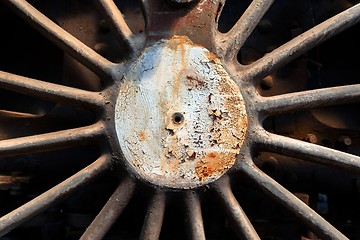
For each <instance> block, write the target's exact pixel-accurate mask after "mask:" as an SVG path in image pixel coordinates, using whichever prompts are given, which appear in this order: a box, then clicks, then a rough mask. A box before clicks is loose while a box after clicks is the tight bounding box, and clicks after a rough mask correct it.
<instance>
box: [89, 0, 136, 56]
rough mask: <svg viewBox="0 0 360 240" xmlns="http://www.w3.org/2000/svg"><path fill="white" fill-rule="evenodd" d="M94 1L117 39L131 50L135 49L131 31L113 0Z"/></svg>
mask: <svg viewBox="0 0 360 240" xmlns="http://www.w3.org/2000/svg"><path fill="white" fill-rule="evenodd" d="M96 2H97V3H98V5H99V6H100V8H101V10H102V11H103V12H104V14H105V15H106V17H107V20H108V22H109V23H110V24H111V26H112V28H113V31H114V34H115V36H116V38H117V39H118V41H119V42H122V41H124V42H125V43H126V45H127V46H128V47H129V49H130V50H131V51H135V49H136V46H135V42H134V36H133V33H132V32H131V30H130V28H129V26H128V25H127V24H126V22H125V19H124V17H123V15H122V13H121V12H120V10H119V9H118V7H117V6H116V4H115V3H114V1H113V0H98V1H96Z"/></svg>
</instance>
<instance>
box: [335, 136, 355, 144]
mask: <svg viewBox="0 0 360 240" xmlns="http://www.w3.org/2000/svg"><path fill="white" fill-rule="evenodd" d="M338 141H339V143H341V144H343V145H344V146H350V145H351V143H352V141H351V138H350V137H349V136H341V137H340V138H339V139H338Z"/></svg>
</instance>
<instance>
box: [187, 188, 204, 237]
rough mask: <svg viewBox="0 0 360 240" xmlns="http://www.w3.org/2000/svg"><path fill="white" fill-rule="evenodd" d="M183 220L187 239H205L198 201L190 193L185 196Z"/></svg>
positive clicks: (193, 193)
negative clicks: (185, 225)
mask: <svg viewBox="0 0 360 240" xmlns="http://www.w3.org/2000/svg"><path fill="white" fill-rule="evenodd" d="M185 218H186V221H187V228H186V229H187V231H188V235H189V239H194V240H201V239H206V238H205V230H204V222H203V218H202V213H201V204H200V200H199V197H198V196H197V194H196V193H195V192H192V191H188V192H187V193H186V195H185Z"/></svg>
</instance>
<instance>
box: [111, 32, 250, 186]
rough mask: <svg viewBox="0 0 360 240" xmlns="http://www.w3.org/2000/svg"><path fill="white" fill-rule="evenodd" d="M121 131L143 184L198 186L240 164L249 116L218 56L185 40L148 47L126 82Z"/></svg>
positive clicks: (118, 118)
mask: <svg viewBox="0 0 360 240" xmlns="http://www.w3.org/2000/svg"><path fill="white" fill-rule="evenodd" d="M115 124H116V126H115V127H116V131H117V136H118V140H119V144H120V147H121V149H122V151H123V154H124V156H125V157H126V160H127V163H128V165H129V166H130V168H131V169H132V170H133V171H134V172H135V173H136V174H137V175H138V176H140V177H142V178H144V179H145V180H146V181H148V182H151V183H154V184H156V185H159V186H165V187H171V188H194V187H197V186H200V185H203V184H207V183H210V182H212V181H214V180H216V179H218V178H219V177H221V176H222V175H223V174H224V173H225V172H226V171H227V170H228V169H230V168H231V167H232V166H233V164H234V163H235V161H236V156H237V154H238V153H239V151H240V148H241V146H242V144H243V141H244V139H245V135H246V129H247V115H246V111H245V106H244V102H243V98H242V96H241V93H240V90H239V87H238V86H237V85H236V84H235V83H234V82H233V81H232V80H231V79H230V76H229V75H228V74H227V72H226V71H225V69H224V68H223V67H222V65H221V62H220V60H219V59H218V58H217V57H216V56H215V55H214V54H213V53H211V52H209V51H208V50H207V49H205V48H203V47H201V46H199V45H195V44H193V43H192V42H191V41H190V40H189V39H188V38H187V37H182V36H175V37H174V38H172V39H170V40H162V41H160V42H158V43H157V44H155V45H154V46H151V47H149V48H147V49H146V50H145V51H144V53H143V54H142V55H141V56H140V57H139V59H138V60H137V61H135V62H134V63H133V64H132V65H131V67H130V70H129V72H128V73H126V74H125V77H124V81H123V82H122V83H121V86H120V92H119V96H118V100H117V104H116V116H115Z"/></svg>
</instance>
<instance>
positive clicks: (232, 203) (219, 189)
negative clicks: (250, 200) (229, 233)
mask: <svg viewBox="0 0 360 240" xmlns="http://www.w3.org/2000/svg"><path fill="white" fill-rule="evenodd" d="M213 187H214V189H215V191H216V193H217V195H218V197H219V199H220V201H221V203H222V205H223V206H224V207H225V211H226V212H227V214H228V216H229V218H230V219H229V220H230V221H231V223H232V225H233V228H234V231H235V233H236V234H237V235H238V237H239V238H240V239H249V240H250V239H251V240H254V239H260V237H259V236H258V234H257V233H256V231H255V229H254V227H253V226H252V224H251V222H250V220H249V219H248V217H247V216H246V214H245V212H244V210H243V209H242V208H241V206H240V205H239V203H238V201H237V200H236V198H235V196H234V194H233V193H232V190H231V187H230V182H229V179H228V177H223V178H222V179H220V180H218V181H216V182H215V184H214V185H213Z"/></svg>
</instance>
